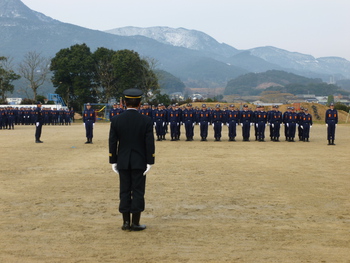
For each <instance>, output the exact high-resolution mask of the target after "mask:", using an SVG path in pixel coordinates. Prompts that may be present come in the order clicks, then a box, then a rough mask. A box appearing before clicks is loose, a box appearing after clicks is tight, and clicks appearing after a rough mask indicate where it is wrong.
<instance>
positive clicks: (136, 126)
mask: <svg viewBox="0 0 350 263" xmlns="http://www.w3.org/2000/svg"><path fill="white" fill-rule="evenodd" d="M124 95H125V104H126V107H127V110H126V111H125V112H124V113H122V114H120V115H118V116H116V117H114V118H112V121H111V126H110V132H109V162H110V163H111V164H112V169H113V171H114V172H115V173H117V174H119V181H120V192H119V197H120V203H119V212H120V213H122V215H123V225H122V230H127V231H141V230H144V229H146V226H145V225H140V217H141V212H143V211H144V209H145V199H144V195H145V186H146V174H147V172H148V171H149V170H150V168H151V166H152V165H153V164H154V161H155V144H154V134H153V125H152V124H153V123H152V119H151V118H150V117H148V116H145V115H142V114H140V113H139V112H138V108H139V107H140V102H141V96H142V91H141V90H139V89H127V90H125V91H124ZM131 214H132V218H131ZM130 219H131V220H132V221H130Z"/></svg>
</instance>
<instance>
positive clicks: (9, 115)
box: [0, 106, 74, 130]
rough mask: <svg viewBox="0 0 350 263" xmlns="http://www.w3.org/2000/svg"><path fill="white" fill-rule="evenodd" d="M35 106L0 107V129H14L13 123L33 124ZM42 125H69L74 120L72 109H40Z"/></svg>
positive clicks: (34, 120)
mask: <svg viewBox="0 0 350 263" xmlns="http://www.w3.org/2000/svg"><path fill="white" fill-rule="evenodd" d="M35 108H36V107H12V106H8V107H0V129H9V130H11V129H14V128H15V125H34V124H35V122H36V115H35ZM42 113H43V124H44V125H70V124H71V123H72V122H74V111H73V110H68V109H66V110H65V109H60V110H58V109H56V108H53V109H51V108H47V107H46V108H45V107H43V109H42Z"/></svg>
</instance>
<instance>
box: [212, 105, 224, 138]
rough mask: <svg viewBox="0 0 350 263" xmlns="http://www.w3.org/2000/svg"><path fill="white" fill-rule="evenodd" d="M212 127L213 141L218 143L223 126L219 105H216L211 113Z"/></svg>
mask: <svg viewBox="0 0 350 263" xmlns="http://www.w3.org/2000/svg"><path fill="white" fill-rule="evenodd" d="M211 117H212V121H211V122H212V125H213V127H214V138H215V141H217V142H219V141H220V139H221V131H222V126H223V125H224V124H223V123H224V116H223V112H222V110H221V108H220V104H216V106H215V110H214V111H213V113H212V116H211Z"/></svg>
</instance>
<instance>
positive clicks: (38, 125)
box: [34, 101, 44, 143]
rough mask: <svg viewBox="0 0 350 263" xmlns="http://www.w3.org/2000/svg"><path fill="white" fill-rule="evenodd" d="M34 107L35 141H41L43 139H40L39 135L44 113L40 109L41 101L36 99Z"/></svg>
mask: <svg viewBox="0 0 350 263" xmlns="http://www.w3.org/2000/svg"><path fill="white" fill-rule="evenodd" d="M36 105H37V106H36V108H35V110H34V117H35V142H36V143H43V141H41V140H40V137H41V129H42V127H43V123H44V114H43V112H42V110H41V102H40V101H38V102H37V103H36Z"/></svg>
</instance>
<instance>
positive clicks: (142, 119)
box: [109, 109, 155, 170]
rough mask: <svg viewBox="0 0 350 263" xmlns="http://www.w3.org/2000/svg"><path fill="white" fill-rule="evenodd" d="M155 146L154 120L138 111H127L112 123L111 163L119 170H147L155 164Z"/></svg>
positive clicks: (110, 140) (110, 138)
mask: <svg viewBox="0 0 350 263" xmlns="http://www.w3.org/2000/svg"><path fill="white" fill-rule="evenodd" d="M154 159H155V146H154V135H153V123H152V119H151V118H150V117H148V116H145V115H142V114H140V113H139V112H138V111H137V110H132V109H130V110H126V111H125V112H123V113H122V114H120V115H118V116H116V117H114V118H113V119H112V121H111V128H110V133H109V162H110V163H117V169H118V170H120V169H140V170H145V169H146V164H154Z"/></svg>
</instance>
